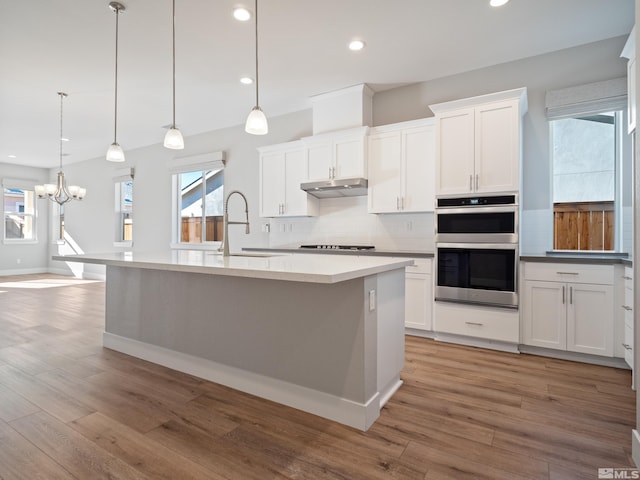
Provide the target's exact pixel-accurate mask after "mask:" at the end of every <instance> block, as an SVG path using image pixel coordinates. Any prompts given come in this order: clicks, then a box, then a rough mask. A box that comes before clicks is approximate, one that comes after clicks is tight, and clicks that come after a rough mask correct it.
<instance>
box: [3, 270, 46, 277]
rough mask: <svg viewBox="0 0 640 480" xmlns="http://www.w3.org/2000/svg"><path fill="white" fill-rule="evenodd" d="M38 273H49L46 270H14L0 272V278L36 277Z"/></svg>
mask: <svg viewBox="0 0 640 480" xmlns="http://www.w3.org/2000/svg"><path fill="white" fill-rule="evenodd" d="M40 273H49V271H48V270H47V269H46V268H16V269H12V270H0V277H8V276H9V275H37V274H40Z"/></svg>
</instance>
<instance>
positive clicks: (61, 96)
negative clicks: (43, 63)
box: [58, 92, 67, 171]
mask: <svg viewBox="0 0 640 480" xmlns="http://www.w3.org/2000/svg"><path fill="white" fill-rule="evenodd" d="M58 95H60V171H62V102H63V101H64V97H66V96H67V94H66V93H63V92H58Z"/></svg>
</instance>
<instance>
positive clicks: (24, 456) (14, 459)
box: [0, 421, 76, 480]
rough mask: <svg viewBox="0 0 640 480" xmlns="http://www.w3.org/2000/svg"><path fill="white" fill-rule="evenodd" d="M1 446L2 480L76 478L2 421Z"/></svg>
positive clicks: (0, 426) (0, 466) (61, 479)
mask: <svg viewBox="0 0 640 480" xmlns="http://www.w3.org/2000/svg"><path fill="white" fill-rule="evenodd" d="M0 445H1V448H0V478H1V479H2V480H73V479H75V478H76V477H74V476H73V475H71V473H69V472H68V471H67V470H65V469H64V468H62V467H61V466H60V465H58V464H57V463H56V462H55V461H54V460H53V459H51V457H49V456H47V455H45V454H44V453H43V452H42V451H41V450H40V449H39V448H38V447H36V446H35V445H34V444H33V443H31V442H30V441H28V440H27V439H26V438H24V437H23V436H22V435H20V434H19V433H18V432H16V431H15V430H14V429H13V428H11V427H10V426H9V425H7V424H6V423H4V422H2V421H0Z"/></svg>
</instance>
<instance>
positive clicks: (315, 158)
mask: <svg viewBox="0 0 640 480" xmlns="http://www.w3.org/2000/svg"><path fill="white" fill-rule="evenodd" d="M307 167H308V168H307V170H308V175H309V180H311V181H313V180H326V179H328V178H330V177H331V168H332V167H333V154H332V146H331V141H330V140H327V141H326V142H318V143H316V142H313V143H310V144H309V146H308V150H307Z"/></svg>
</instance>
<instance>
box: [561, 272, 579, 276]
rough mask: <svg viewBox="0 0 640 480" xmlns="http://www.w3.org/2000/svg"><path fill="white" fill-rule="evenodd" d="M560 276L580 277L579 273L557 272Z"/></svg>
mask: <svg viewBox="0 0 640 480" xmlns="http://www.w3.org/2000/svg"><path fill="white" fill-rule="evenodd" d="M556 273H557V274H558V275H580V274H579V273H578V272H556Z"/></svg>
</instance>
